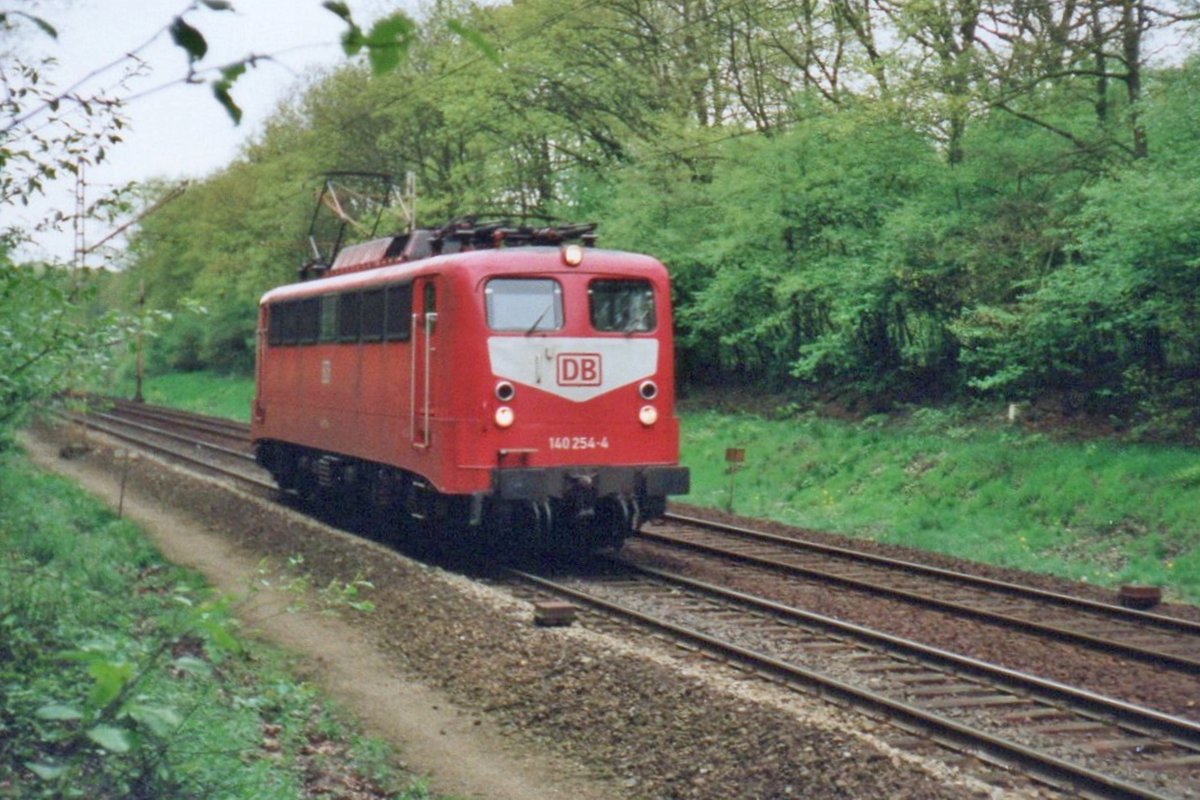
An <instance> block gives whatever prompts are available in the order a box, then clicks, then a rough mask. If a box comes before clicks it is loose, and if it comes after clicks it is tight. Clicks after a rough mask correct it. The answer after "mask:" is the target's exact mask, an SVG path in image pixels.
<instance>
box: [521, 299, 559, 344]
mask: <svg viewBox="0 0 1200 800" xmlns="http://www.w3.org/2000/svg"><path fill="white" fill-rule="evenodd" d="M553 308H554V301H553V300H551V301H550V304H549V305H548V306H546V310H545V311H543V312H542V313H541V314H538V318H537V319H535V320H534V321H533V324H532V325H530V326H529V330H527V331H525V335H526V336H532V335H533V332H534V331H536V330H537V329H538V325H541V324H542V320H544V319H545V318H546V315H547V314H549V313H550V311H551V310H553Z"/></svg>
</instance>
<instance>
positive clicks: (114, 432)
mask: <svg viewBox="0 0 1200 800" xmlns="http://www.w3.org/2000/svg"><path fill="white" fill-rule="evenodd" d="M64 416H65V417H66V418H67V419H70V420H72V421H75V422H83V421H84V420H83V419H81V418H78V417H75V416H73V415H64ZM121 424H129V423H127V422H125V421H122V422H121ZM87 425H88V426H89V427H91V428H94V429H95V430H98V431H100V432H101V433H103V434H105V435H107V436H111V437H113V438H114V439H119V440H121V441H123V442H128V443H129V444H135V445H137V446H138V447H142V448H145V449H147V450H150V451H151V452H153V453H157V454H159V455H163V456H166V457H168V458H173V459H177V460H180V461H184V462H187V463H188V464H191V465H193V466H198V467H201V468H202V469H206V470H208V471H210V472H215V473H216V474H218V475H224V476H226V477H231V478H234V479H236V480H239V481H242V482H243V483H246V484H248V485H251V486H253V487H255V488H256V489H266V490H269V491H270V492H272V493H273V494H277V493H278V492H279V487H278V486H276V485H275V483H274V482H273V481H266V480H263V479H262V478H257V477H255V476H253V475H246V474H245V473H242V472H238V471H236V470H232V469H229V468H227V467H222V466H221V465H219V464H213V463H212V462H210V461H205V460H204V459H201V458H196V457H195V456H192V455H188V454H187V453H184V452H181V451H179V450H173V449H171V448H169V447H165V446H163V445H161V444H157V443H155V442H151V441H148V440H146V439H144V438H142V437H141V436H137V435H135V434H132V433H129V432H128V431H125V430H122V429H121V428H119V427H116V426H113V425H109V424H105V423H104V422H99V423H97V422H96V421H95V420H93V419H92V418H91V417H88V418H87ZM170 438H172V439H180V438H183V439H184V440H185V441H186V442H187V443H189V444H202V443H198V442H195V441H192V440H188V439H186V438H185V437H179V436H178V435H175V434H172V435H171V437H170ZM238 455H239V457H243V458H248V459H251V460H252V458H253V457H251V456H247V455H246V454H245V453H241V454H238Z"/></svg>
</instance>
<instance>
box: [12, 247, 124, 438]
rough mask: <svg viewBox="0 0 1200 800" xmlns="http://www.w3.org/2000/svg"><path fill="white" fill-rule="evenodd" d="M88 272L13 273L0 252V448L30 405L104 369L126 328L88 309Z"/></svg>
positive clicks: (93, 281)
mask: <svg viewBox="0 0 1200 800" xmlns="http://www.w3.org/2000/svg"><path fill="white" fill-rule="evenodd" d="M101 279H102V278H101V276H99V275H94V274H91V273H86V272H82V273H74V272H70V271H67V270H63V269H53V268H42V269H38V268H34V267H17V266H13V265H12V264H10V263H8V261H7V260H6V259H5V258H4V256H3V253H0V321H2V322H0V442H2V441H4V440H5V439H6V438H7V436H8V435H9V433H10V432H11V430H12V428H13V427H14V426H15V425H17V424H19V423H21V422H22V421H23V420H24V419H25V417H26V416H27V414H28V413H29V411H30V409H31V407H32V406H33V404H34V403H36V402H38V401H42V400H45V399H47V398H49V397H51V396H53V395H54V394H56V393H57V392H60V391H62V390H63V389H66V388H77V387H80V386H83V385H84V384H85V383H87V382H88V381H90V380H94V379H95V378H96V376H98V375H99V374H101V372H102V371H103V370H104V369H105V368H106V367H108V366H109V363H110V356H109V353H110V348H109V344H110V342H112V341H114V340H115V339H119V338H120V337H121V336H123V335H124V332H125V330H127V328H128V321H123V320H121V319H120V318H119V317H118V316H117V315H115V314H112V313H100V312H97V311H96V310H95V309H94V308H93V307H92V305H91V302H92V300H93V299H94V297H95V295H96V290H97V283H98V281H100V280H101Z"/></svg>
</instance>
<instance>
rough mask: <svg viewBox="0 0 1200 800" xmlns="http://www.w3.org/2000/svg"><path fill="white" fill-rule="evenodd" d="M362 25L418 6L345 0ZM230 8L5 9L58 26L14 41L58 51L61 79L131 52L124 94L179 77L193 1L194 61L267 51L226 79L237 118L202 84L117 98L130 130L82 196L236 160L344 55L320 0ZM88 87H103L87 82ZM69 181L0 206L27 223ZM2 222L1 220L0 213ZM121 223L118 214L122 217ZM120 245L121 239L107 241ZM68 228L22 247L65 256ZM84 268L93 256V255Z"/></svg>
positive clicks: (64, 199)
mask: <svg viewBox="0 0 1200 800" xmlns="http://www.w3.org/2000/svg"><path fill="white" fill-rule="evenodd" d="M343 1H344V2H346V5H348V6H349V7H350V10H351V13H352V14H353V17H354V20H355V21H356V22H357V23H358V24H359V25H360V26H361V27H363V28H366V27H368V24H369V23H370V22H371V21H372V20H374V19H376V18H378V17H380V16H382V15H384V14H386V13H390V12H391V11H394V10H403V11H406V12H407V13H408V14H410V15H411V16H416V12H417V5H418V4H417V0H343ZM229 2H230V4H231V5H232V6H233V9H234V10H233V11H213V10H211V9H209V8H206V7H204V6H202V5H201V2H200V0H196V2H195V3H192V2H190V0H43V2H39V3H31V2H21V1H20V0H17V2H15V3H13V4H12V5H11V6H10V7H14V8H20V7H22V6H23V7H24V8H23V9H22V10H28V11H29V12H30V13H33V14H36V15H37V16H39V17H41V18H43V19H45V20H46V21H47V22H49V23H50V24H51V25H52V26H54V27H55V28H56V29H57V31H58V38H57V40H55V39H51V38H50V37H48V36H45V35H42V34H40V33H36V32H34V30H33V29H32V28H30V29H29V33H28V34H27V35H26V36H25V39H24V41H22V43H21V47H22V52H23V53H31V52H44V53H48V54H51V55H53V56H55V57H56V58H57V59H58V62H59V63H58V66H57V68H55V69H54V70H53V72H52V73H51V74H50V75H49V76H48V77H49V78H50V79H51V80H53V82H54V83H55V84H56V85H57V86H58V87H59V88H60V89H64V88H66V87H68V86H71V85H72V84H74V83H75V82H76V81H77V80H79V79H80V78H83V77H84V76H87V75H88V74H89V73H91V72H92V71H94V70H96V69H97V68H99V67H102V66H104V65H106V64H109V63H110V62H112V61H114V60H116V59H118V58H120V57H121V56H122V55H124V54H126V53H128V52H130V51H133V50H135V49H137V48H139V47H141V46H142V45H143V44H145V43H146V42H148V41H150V44H149V45H148V46H147V47H145V48H144V49H142V50H139V51H138V55H139V56H140V57H141V58H142V59H143V60H144V61H145V62H146V64H147V66H148V69H149V73H150V74H149V75H147V76H145V77H139V78H137V79H136V80H134V81H132V82H131V84H130V87H129V90H130V93H131V94H132V95H136V94H139V93H141V92H145V91H147V90H151V89H154V88H155V87H159V86H162V85H164V84H171V83H173V82H177V81H179V79H180V78H182V77H183V76H185V75H186V73H187V57H186V55H185V53H184V51H183V50H182V49H180V48H179V47H177V46H175V45H174V44H173V43H172V41H171V38H170V36H169V35H168V33H167V32H166V28H167V27H168V26H169V25H170V23H171V21H172V20H173V19H174V18H175V17H176V16H178V15H179V14H180V13H182V12H183V11H185V10H186V9H188V8H189V7H190V6H192V5H196V6H200V7H199V8H197V9H196V10H195V11H192V12H189V13H188V14H187V15H186V16H185V19H186V20H187V22H188V23H189V24H190V25H192V26H193V27H194V28H196V29H198V30H199V31H200V32H201V33H202V34H203V35H204V37H205V39H206V40H207V42H208V46H209V52H208V54H207V55H206V56H205V58H204V59H203V61H201V62H199V64H198V65H197V66H198V68H200V69H203V68H204V67H206V66H219V65H223V64H227V63H229V62H232V61H236V60H238V59H241V58H244V57H246V56H248V55H250V54H258V55H270V56H272V61H271V62H264V63H261V64H260V66H258V67H257V68H255V69H251V70H249V71H248V72H247V73H246V74H245V75H243V76H242V77H241V78H240V79H239V80H238V82H237V83H236V84H235V85H234V88H233V92H232V94H233V98H234V101H235V102H236V103H237V104H238V106H240V107H241V109H242V111H243V112H244V116H243V118H242V121H241V124H240V125H237V126H235V125H234V124H233V121H232V120H231V119H230V117H229V116H228V114H227V113H226V112H225V109H224V108H223V107H222V106H221V105H220V104H219V103H217V101H216V100H215V99H214V98H213V96H212V93H211V89H210V88H209V87H208V86H207V85H202V86H196V85H181V84H178V83H176V85H171V86H168V87H167V88H164V89H162V90H160V91H154V92H152V93H150V94H148V95H146V96H144V97H141V98H139V99H135V100H133V101H132V102H130V103H129V104H128V106H127V107H126V108H125V114H126V116H127V117H128V118H129V121H130V128H129V129H128V130H126V131H125V132H124V134H123V136H124V139H125V141H124V142H123V143H122V144H120V145H118V146H116V147H114V148H112V149H111V150H110V152H109V154H108V158H107V163H105V164H102V165H99V166H97V167H95V168H93V169H90V170H88V172H87V174H86V176H85V177H86V180H87V184H88V186H87V195H88V199H89V201H90V200H94V199H95V198H96V197H98V196H99V195H100V194H101V192H102V191H103V190H104V188H105V187H106V186H111V185H119V184H123V183H125V182H127V181H137V180H144V179H147V178H151V177H167V178H171V179H183V178H197V177H203V176H205V175H208V174H210V173H212V172H213V171H215V170H217V169H219V168H221V167H222V166H224V165H225V164H228V163H229V162H230V161H232V160H233V159H234V158H235V157H236V156H237V154H238V151H239V148H240V146H241V145H242V144H243V143H244V142H246V141H247V139H248V138H250V137H253V136H254V135H255V134H256V133H257V132H258V131H260V130H261V127H262V123H263V122H264V120H265V119H266V118H267V117H268V116H270V114H271V112H272V111H273V110H274V109H275V108H276V107H277V105H278V103H279V102H280V100H281V99H283V98H285V97H287V96H288V95H289V94H290V93H294V92H295V91H296V90H297V87H298V86H299V84H300V81H301V80H302V78H303V76H304V75H305V74H306V73H308V72H311V71H312V70H316V69H320V68H322V67H329V66H332V65H335V64H337V63H339V62H340V61H342V60H343V59H344V55H343V54H342V50H341V47H340V45H339V40H340V37H341V34H342V33H343V32H344V31H345V30H346V26H345V23H344V22H342V20H341V19H339V18H338V17H337V16H336V15H334V14H333V13H331V12H330V11H328V10H326V9H325V8H323V7H322V0H229ZM119 75H120V72H119V71H116V70H114V71H110V72H108V73H106V74H105V75H103V76H100V80H102V81H106V82H107V83H108V84H111V82H112V81H113V80H114V79H115V78H116V77H118V76H119ZM88 85H92V86H95V85H100V84H97V83H95V82H94V81H93V82H92V83H90V84H88ZM74 195H75V181H74V178H73V176H72V177H70V179H69V180H60V181H59V182H58V185H52V186H50V187H49V188H48V191H47V197H46V198H45V199H44V200H41V201H38V202H36V203H35V204H33V205H32V206H31V207H30V209H28V210H24V209H16V208H13V209H0V214H2V215H3V217H5V218H9V217H10V215H12V219H15V220H17V221H19V222H22V223H24V224H26V225H29V224H32V223H33V222H34V221H36V218H37V217H39V216H40V215H42V214H45V213H47V212H48V211H49V210H50V209H52V208H62V209H64V210H66V211H68V212H69V211H70V210H71V209H73V208H74V202H75V201H74ZM0 224H4V225H5V226H7V225H8V224H9V219H2V220H0ZM118 224H119V223H118ZM109 230H110V228H109V226H108V225H107V224H106V223H99V222H92V223H89V224H88V226H87V227H86V228H85V242H86V243H87V244H91V243H93V242H95V241H97V240H99V239H100V238H102V237H103V236H105V235H106V234H107V233H108V232H109ZM114 243H116V244H118V246H119V240H114ZM72 251H73V234H72V232H71V231H70V230H66V231H62V232H60V233H57V234H45V235H42V234H39V241H38V242H37V243H36V244H35V245H33V246H30V247H27V248H26V249H25V251H24V252H22V253H19V255H22V256H26V257H29V258H41V257H47V256H49V257H52V258H55V259H57V260H60V261H70V260H71V256H72ZM93 258H94V261H93V262H89V266H100V265H101V264H100V263H95V262H98V261H100V259H99V257H93Z"/></svg>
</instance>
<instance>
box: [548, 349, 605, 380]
mask: <svg viewBox="0 0 1200 800" xmlns="http://www.w3.org/2000/svg"><path fill="white" fill-rule="evenodd" d="M558 385H559V386H599V385H600V354H599V353H559V354H558Z"/></svg>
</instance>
